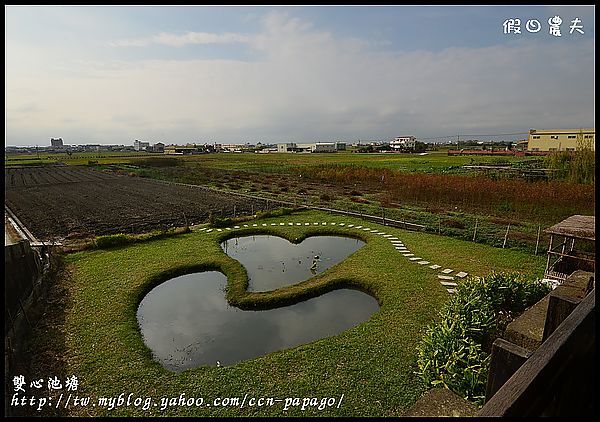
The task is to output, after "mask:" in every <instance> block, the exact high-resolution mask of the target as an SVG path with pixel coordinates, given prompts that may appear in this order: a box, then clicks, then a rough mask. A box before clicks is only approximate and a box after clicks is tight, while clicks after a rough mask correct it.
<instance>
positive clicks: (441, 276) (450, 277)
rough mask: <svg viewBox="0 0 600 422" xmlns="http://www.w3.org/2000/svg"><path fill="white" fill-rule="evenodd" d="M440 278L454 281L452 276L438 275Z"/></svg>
mask: <svg viewBox="0 0 600 422" xmlns="http://www.w3.org/2000/svg"><path fill="white" fill-rule="evenodd" d="M438 278H439V279H440V280H454V277H452V276H451V275H438Z"/></svg>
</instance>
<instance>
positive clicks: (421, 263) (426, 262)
mask: <svg viewBox="0 0 600 422" xmlns="http://www.w3.org/2000/svg"><path fill="white" fill-rule="evenodd" d="M417 264H419V265H427V264H429V261H419V262H417Z"/></svg>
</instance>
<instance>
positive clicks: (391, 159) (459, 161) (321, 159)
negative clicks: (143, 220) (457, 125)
mask: <svg viewBox="0 0 600 422" xmlns="http://www.w3.org/2000/svg"><path fill="white" fill-rule="evenodd" d="M148 156H153V157H164V155H161V154H148V153H144V152H139V153H122V152H98V153H94V152H86V153H73V154H72V155H71V156H69V155H67V154H49V153H40V154H39V158H38V155H36V154H10V155H5V160H4V165H5V166H13V165H24V164H54V163H63V164H67V165H82V164H87V163H88V161H89V160H92V161H97V162H98V163H99V164H130V163H131V162H133V161H136V160H138V159H139V158H141V157H148ZM178 158H180V159H181V160H182V161H184V162H185V163H186V164H188V165H199V166H201V167H206V168H218V169H225V170H244V171H256V172H266V173H287V172H289V171H290V170H291V169H297V168H298V167H305V166H306V167H312V166H319V165H332V164H335V165H351V166H359V167H367V168H385V169H391V170H398V171H406V172H426V173H431V172H450V171H458V169H457V168H458V167H460V166H462V165H465V164H473V163H479V164H494V163H495V164H497V163H522V162H527V161H532V160H534V159H532V158H531V157H488V156H481V157H467V156H448V154H447V151H446V150H440V151H429V152H428V153H427V155H425V156H421V155H416V154H378V153H372V154H355V153H352V152H350V151H346V152H339V153H336V154H279V153H271V154H252V153H245V154H239V153H237V154H236V153H229V154H224V153H222V154H201V155H194V156H186V157H183V156H178Z"/></svg>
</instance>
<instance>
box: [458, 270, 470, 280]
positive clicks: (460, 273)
mask: <svg viewBox="0 0 600 422" xmlns="http://www.w3.org/2000/svg"><path fill="white" fill-rule="evenodd" d="M468 275H469V274H468V273H465V272H463V271H461V272H459V273H458V274H456V276H457V277H459V278H465V277H466V276H468Z"/></svg>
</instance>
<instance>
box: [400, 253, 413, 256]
mask: <svg viewBox="0 0 600 422" xmlns="http://www.w3.org/2000/svg"><path fill="white" fill-rule="evenodd" d="M402 255H404V256H415V254H414V253H404V254H402Z"/></svg>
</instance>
